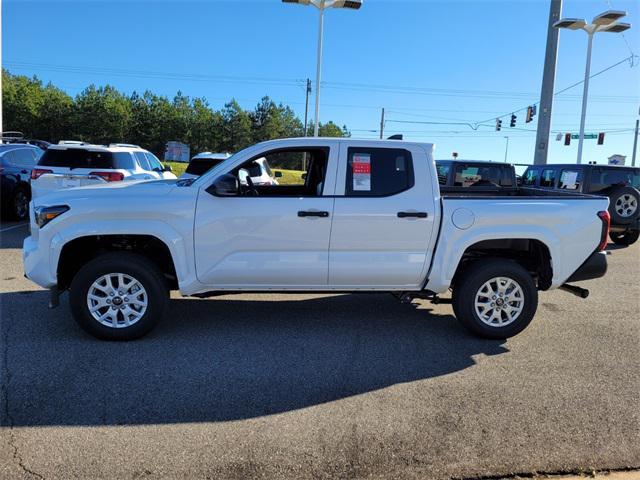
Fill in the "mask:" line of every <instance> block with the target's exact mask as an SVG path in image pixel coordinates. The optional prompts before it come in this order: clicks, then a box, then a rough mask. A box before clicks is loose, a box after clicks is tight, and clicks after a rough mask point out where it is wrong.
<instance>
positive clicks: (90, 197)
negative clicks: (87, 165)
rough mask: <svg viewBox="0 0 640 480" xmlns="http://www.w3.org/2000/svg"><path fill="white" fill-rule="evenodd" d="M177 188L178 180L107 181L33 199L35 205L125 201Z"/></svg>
mask: <svg viewBox="0 0 640 480" xmlns="http://www.w3.org/2000/svg"><path fill="white" fill-rule="evenodd" d="M174 188H176V180H156V181H149V180H146V181H124V182H112V183H105V184H104V185H87V186H85V187H77V188H67V189H62V190H56V191H54V192H51V193H48V194H46V195H43V196H41V197H36V198H35V199H34V200H33V204H34V206H40V205H45V206H47V205H68V204H70V203H77V202H80V201H81V202H98V203H100V202H101V201H109V202H113V201H116V202H117V203H118V204H120V203H121V202H123V201H125V202H126V201H129V200H133V199H134V198H135V199H137V200H138V201H139V200H140V199H145V200H149V199H150V198H152V197H156V196H166V195H167V194H168V193H169V192H170V191H171V190H173V189H174Z"/></svg>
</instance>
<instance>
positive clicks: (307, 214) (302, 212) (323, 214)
mask: <svg viewBox="0 0 640 480" xmlns="http://www.w3.org/2000/svg"><path fill="white" fill-rule="evenodd" d="M298 216H299V217H322V218H326V217H328V216H329V212H317V211H305V210H300V211H299V212H298Z"/></svg>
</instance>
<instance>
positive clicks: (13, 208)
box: [0, 143, 42, 220]
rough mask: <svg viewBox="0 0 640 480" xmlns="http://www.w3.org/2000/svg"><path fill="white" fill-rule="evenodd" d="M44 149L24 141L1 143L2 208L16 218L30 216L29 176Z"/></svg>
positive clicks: (21, 218)
mask: <svg viewBox="0 0 640 480" xmlns="http://www.w3.org/2000/svg"><path fill="white" fill-rule="evenodd" d="M41 155H42V149H40V148H38V147H36V146H33V145H28V144H23V143H9V144H1V145H0V178H1V180H2V184H1V187H0V192H1V193H2V210H3V213H4V214H6V215H9V216H11V217H12V218H14V219H16V220H24V219H26V218H27V217H28V216H29V201H30V200H31V185H30V184H29V177H30V176H31V170H32V169H33V168H34V167H35V165H36V163H37V162H38V160H39V158H40V156H41Z"/></svg>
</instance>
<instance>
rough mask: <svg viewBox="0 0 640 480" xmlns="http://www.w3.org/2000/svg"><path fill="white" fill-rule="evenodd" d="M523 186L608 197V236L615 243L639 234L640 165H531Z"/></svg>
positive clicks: (632, 239)
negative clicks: (609, 222) (609, 228)
mask: <svg viewBox="0 0 640 480" xmlns="http://www.w3.org/2000/svg"><path fill="white" fill-rule="evenodd" d="M522 186H524V187H534V188H543V189H550V190H562V191H573V192H581V193H589V194H592V195H602V196H605V197H609V214H610V215H611V231H610V234H609V237H610V238H611V240H612V241H613V242H614V243H616V244H618V245H631V244H632V243H635V242H636V241H637V240H638V237H639V236H640V168H634V167H620V166H614V165H576V164H559V165H533V166H530V167H527V169H526V170H525V172H524V174H523V175H522Z"/></svg>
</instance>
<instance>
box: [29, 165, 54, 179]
mask: <svg viewBox="0 0 640 480" xmlns="http://www.w3.org/2000/svg"><path fill="white" fill-rule="evenodd" d="M45 173H53V170H48V169H46V168H34V169H33V170H31V180H36V179H37V178H39V177H40V176H41V175H44V174H45Z"/></svg>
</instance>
